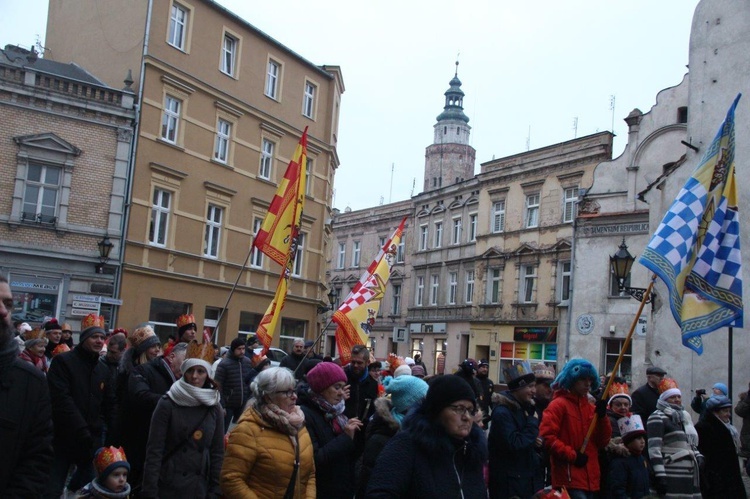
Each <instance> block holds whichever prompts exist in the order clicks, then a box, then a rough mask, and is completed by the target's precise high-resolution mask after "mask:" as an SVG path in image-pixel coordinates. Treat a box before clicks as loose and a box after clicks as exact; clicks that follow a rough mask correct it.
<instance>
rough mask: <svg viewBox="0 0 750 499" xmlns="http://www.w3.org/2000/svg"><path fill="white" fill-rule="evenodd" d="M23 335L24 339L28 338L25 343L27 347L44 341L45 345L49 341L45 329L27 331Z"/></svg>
mask: <svg viewBox="0 0 750 499" xmlns="http://www.w3.org/2000/svg"><path fill="white" fill-rule="evenodd" d="M24 324H25V323H24ZM27 325H28V324H27ZM23 337H24V340H26V341H24V343H23V344H24V347H25V348H31V347H33V346H34V345H36V344H37V343H44V346H47V343H49V340H48V339H47V336H45V334H44V331H42V330H41V329H34V330H33V331H27V332H26V334H24V335H23Z"/></svg>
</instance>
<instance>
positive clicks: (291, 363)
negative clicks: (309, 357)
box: [279, 338, 306, 381]
mask: <svg viewBox="0 0 750 499" xmlns="http://www.w3.org/2000/svg"><path fill="white" fill-rule="evenodd" d="M305 361H306V357H305V340H304V339H302V338H297V339H296V340H294V344H293V345H292V352H291V353H290V354H289V355H287V356H286V357H284V358H283V359H281V362H279V367H286V368H287V369H289V370H290V371H292V372H293V373H294V378H295V379H296V380H297V381H299V380H300V379H302V373H303V372H304V366H302V367H299V365H300V364H302V363H304V362H305ZM298 367H299V369H298Z"/></svg>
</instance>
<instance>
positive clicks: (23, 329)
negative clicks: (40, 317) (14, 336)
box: [18, 322, 33, 334]
mask: <svg viewBox="0 0 750 499" xmlns="http://www.w3.org/2000/svg"><path fill="white" fill-rule="evenodd" d="M32 329H33V328H32V327H31V326H29V323H28V322H22V323H21V324H19V325H18V334H23V333H26V332H28V331H31V330H32Z"/></svg>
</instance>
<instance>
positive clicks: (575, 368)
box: [551, 358, 600, 390]
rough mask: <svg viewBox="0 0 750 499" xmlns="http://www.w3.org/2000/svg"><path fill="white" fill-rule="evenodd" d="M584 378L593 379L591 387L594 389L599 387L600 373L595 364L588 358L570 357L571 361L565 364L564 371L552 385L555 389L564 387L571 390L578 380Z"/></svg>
mask: <svg viewBox="0 0 750 499" xmlns="http://www.w3.org/2000/svg"><path fill="white" fill-rule="evenodd" d="M583 378H588V379H590V380H591V388H593V389H594V390H596V389H597V388H599V384H600V383H599V373H598V372H597V371H596V367H594V364H592V363H591V362H589V361H588V360H586V359H581V358H575V359H570V362H568V363H567V364H565V367H563V368H562V371H560V374H558V375H557V378H555V381H554V382H553V383H552V385H551V386H552V388H554V389H558V388H564V389H565V390H570V389H571V388H573V384H574V383H575V382H576V381H578V380H579V379H583Z"/></svg>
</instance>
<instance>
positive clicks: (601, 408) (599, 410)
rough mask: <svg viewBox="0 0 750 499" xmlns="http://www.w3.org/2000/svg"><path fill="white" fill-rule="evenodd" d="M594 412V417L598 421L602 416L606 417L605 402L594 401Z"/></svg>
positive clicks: (600, 400)
mask: <svg viewBox="0 0 750 499" xmlns="http://www.w3.org/2000/svg"><path fill="white" fill-rule="evenodd" d="M595 407H596V408H595V409H594V412H596V417H598V418H599V419H602V418H604V416H606V415H607V401H606V400H602V399H599V400H597V401H596V405H595Z"/></svg>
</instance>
